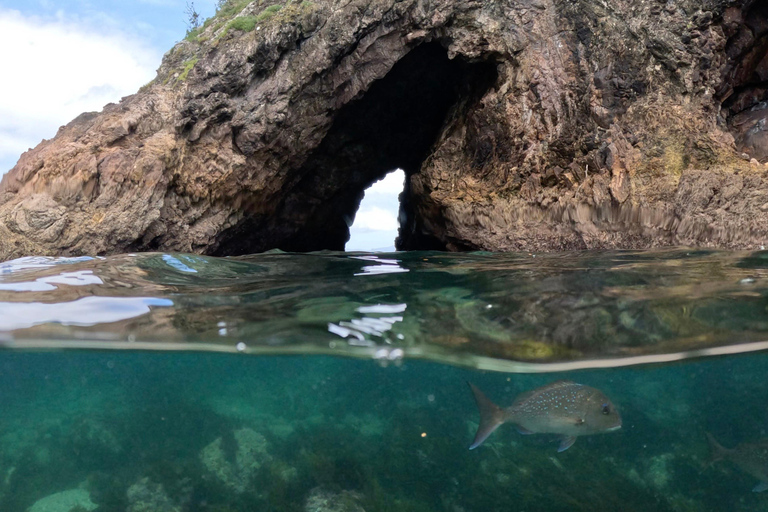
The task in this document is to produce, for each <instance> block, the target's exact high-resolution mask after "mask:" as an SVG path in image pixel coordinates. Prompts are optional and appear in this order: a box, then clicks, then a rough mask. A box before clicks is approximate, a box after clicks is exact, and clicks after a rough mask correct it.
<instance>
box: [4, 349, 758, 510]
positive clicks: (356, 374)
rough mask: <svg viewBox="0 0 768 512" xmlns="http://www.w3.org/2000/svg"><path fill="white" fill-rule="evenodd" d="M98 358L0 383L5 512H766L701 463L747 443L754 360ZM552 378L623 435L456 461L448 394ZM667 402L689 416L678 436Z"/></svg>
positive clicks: (455, 396) (456, 406) (515, 441)
mask: <svg viewBox="0 0 768 512" xmlns="http://www.w3.org/2000/svg"><path fill="white" fill-rule="evenodd" d="M6 357H8V356H6ZM111 357H112V355H89V356H86V355H82V354H80V355H79V354H76V353H74V354H73V353H69V354H56V353H53V354H45V355H42V354H21V355H18V356H16V357H15V358H14V360H13V361H11V362H12V363H13V364H8V365H6V366H5V368H6V371H5V372H4V373H2V374H0V381H1V382H0V384H2V385H4V386H6V388H8V386H7V383H8V380H9V379H12V380H14V379H15V380H18V379H19V378H22V377H20V376H19V375H14V373H15V372H17V371H18V370H15V368H23V369H24V370H23V371H24V373H25V375H26V378H28V379H29V380H28V381H27V382H28V385H27V386H25V387H24V388H23V389H20V390H19V392H18V393H17V395H18V396H14V397H10V399H9V398H8V397H4V398H3V399H4V400H5V404H4V421H3V422H2V423H0V434H2V435H0V463H1V464H2V467H4V468H14V469H12V470H8V471H6V472H5V473H4V474H3V475H1V476H2V478H0V509H2V510H3V511H4V512H6V511H7V512H83V510H89V511H90V510H110V511H111V510H123V511H127V512H149V511H152V512H248V511H253V510H264V511H273V512H366V511H367V512H378V511H385V512H387V511H398V512H401V511H402V512H442V511H446V510H447V511H451V512H460V511H467V512H469V511H477V510H489V511H493V510H526V511H531V512H552V511H563V512H564V511H571V512H573V511H584V512H587V511H590V512H595V511H598V512H600V511H606V512H608V511H611V512H613V511H616V510H622V511H628V512H632V511H636V512H640V511H647V510H651V509H652V510H657V511H660V512H689V511H694V510H695V511H698V512H719V511H721V510H732V511H734V512H748V511H751V510H760V509H761V507H762V506H763V504H762V501H764V499H765V496H764V495H763V494H758V493H752V492H751V489H752V488H753V487H754V485H755V482H756V479H755V477H754V476H752V475H750V474H748V473H747V472H744V471H741V470H739V469H738V468H737V467H736V466H735V465H732V464H726V463H723V464H714V465H708V464H707V461H708V460H709V457H710V452H709V448H708V446H707V437H706V432H708V431H713V432H715V434H714V435H717V436H719V437H721V438H723V440H724V441H723V442H725V443H727V445H728V446H730V445H735V444H736V443H737V442H757V441H758V439H759V438H760V437H761V435H762V434H761V430H762V429H764V428H765V419H766V418H765V417H764V415H762V416H761V415H754V417H749V415H744V414H741V415H739V414H738V412H739V411H743V407H744V406H745V403H746V402H745V401H744V400H740V399H734V397H745V396H750V397H753V399H754V400H755V401H756V402H755V403H761V401H762V400H764V399H766V398H768V389H767V388H766V387H765V385H764V379H760V376H761V375H764V372H765V371H766V366H767V365H768V360H766V358H765V356H753V357H749V358H742V359H741V360H738V359H737V360H736V361H735V362H730V361H725V360H720V361H715V362H696V363H691V364H688V365H682V366H681V365H678V366H670V367H666V368H653V369H627V368H623V369H613V370H604V371H591V372H576V373H574V374H561V375H556V376H553V375H515V376H510V377H509V378H507V377H505V376H504V375H503V374H482V373H479V372H469V371H465V370H460V369H456V368H450V367H445V366H441V365H434V364H426V363H413V362H410V363H406V364H404V365H403V366H401V367H389V368H380V367H378V366H376V365H375V364H373V363H371V362H370V361H349V360H339V359H331V358H304V357H302V358H293V357H291V358H261V359H258V358H248V357H244V358H227V357H222V356H214V355H211V354H201V355H191V354H188V355H182V354H173V357H166V356H159V355H152V354H135V355H129V354H126V355H124V357H123V359H122V361H121V363H120V364H119V365H117V366H116V367H115V368H113V369H110V371H105V370H104V368H107V366H106V362H107V361H108V360H110V359H109V358H111ZM26 359H30V361H29V362H25V360H26ZM30 363H33V364H30ZM43 375H47V376H48V377H49V380H46V379H44V378H42V376H43ZM82 375H88V376H89V377H88V382H87V384H86V385H85V387H83V386H84V385H83V384H82V382H83V381H82V379H81V376H82ZM137 375H140V376H141V377H140V378H137ZM563 377H565V378H573V379H578V381H579V382H588V383H589V384H591V385H595V386H598V387H599V388H600V389H601V390H605V391H606V392H609V393H610V395H611V400H612V401H613V402H614V404H615V406H616V407H617V408H618V409H619V410H620V411H621V415H622V418H623V420H624V424H623V426H622V429H621V430H619V431H616V432H612V433H610V434H606V435H595V436H585V437H582V438H580V439H579V442H578V443H576V444H575V445H574V446H573V447H571V448H570V449H569V450H567V451H566V452H562V453H557V445H558V442H559V439H558V438H557V437H556V436H547V435H543V434H540V435H535V436H523V435H520V434H519V433H517V432H516V431H515V429H514V428H512V427H506V426H502V427H501V428H500V429H499V430H498V431H496V432H495V433H494V434H493V436H491V437H490V438H489V439H488V440H487V441H486V443H484V444H483V445H482V446H480V447H479V448H477V449H476V450H472V451H470V450H468V446H469V444H470V442H471V439H472V435H473V434H474V431H475V430H476V429H477V424H478V417H477V411H476V410H475V406H474V404H473V403H472V397H471V393H469V391H468V390H467V389H466V383H465V381H466V380H472V381H477V382H481V384H482V385H483V387H484V388H485V389H486V390H487V391H488V393H489V395H490V396H493V397H494V399H498V402H499V404H500V405H508V404H509V403H511V401H512V400H513V398H514V397H515V396H517V395H518V394H519V393H521V392H523V391H526V390H530V389H534V388H535V387H537V386H540V385H542V384H545V383H547V382H551V381H552V380H555V379H557V378H563ZM645 381H654V382H658V383H660V384H661V385H663V386H666V387H667V388H669V389H677V390H679V391H680V394H679V395H678V394H672V393H670V394H659V393H658V392H657V388H654V387H651V386H643V385H642V384H643V382H645ZM743 382H750V383H751V384H750V387H746V386H744V385H743ZM51 383H55V384H54V385H51ZM318 390H320V391H318ZM75 391H77V393H75ZM745 393H746V394H745ZM639 395H643V396H642V397H641V396H639ZM126 396H130V397H132V398H129V399H126ZM65 397H70V398H69V399H67V400H65V399H64V398H65ZM654 400H655V401H656V403H657V404H658V411H656V410H654V408H655V406H654ZM120 401H122V402H123V405H122V406H121V407H119V408H117V407H113V404H115V403H118V402H120ZM675 401H678V402H679V401H683V402H685V403H686V404H687V407H685V408H683V409H680V411H685V412H684V414H685V416H686V421H685V422H682V421H681V420H680V418H679V417H677V416H678V415H680V414H683V412H680V411H677V410H675V408H673V407H671V404H670V403H668V402H675ZM223 403H226V405H227V407H222V404H223ZM289 404H290V405H289ZM746 405H747V406H749V404H748V403H747V404H746ZM216 411H219V412H216ZM83 416H86V417H90V418H93V420H94V421H95V420H96V419H97V418H98V421H99V422H100V423H102V425H104V426H103V431H102V432H107V431H108V432H109V435H104V434H100V435H98V436H86V438H87V439H90V441H89V442H90V443H92V444H91V445H90V446H92V448H93V451H94V453H95V454H101V455H103V458H102V456H97V455H94V456H90V457H85V456H82V455H81V454H78V453H76V452H73V451H72V450H71V447H73V446H78V447H79V448H78V449H79V450H86V451H87V450H88V448H89V445H87V444H84V443H85V442H84V441H82V439H83V438H82V437H78V434H77V429H71V428H67V426H68V425H80V424H83V422H82V418H83ZM758 416H759V417H758ZM42 418H46V419H47V421H40V420H41V419H42ZM665 418H667V419H668V421H665ZM286 423H287V424H290V425H291V426H292V427H293V428H292V429H291V430H288V429H285V428H284V426H281V425H285V424H286ZM275 425H277V427H276V428H273V427H274V426H275ZM18 432H23V433H24V435H23V436H20V435H12V434H15V433H18ZM105 438H114V439H116V440H117V441H118V443H119V445H120V446H121V447H122V448H121V452H120V454H121V455H120V456H119V457H117V458H115V457H113V456H111V455H109V452H107V451H104V450H103V439H105ZM22 439H26V441H21V440H22ZM41 453H45V454H46V455H45V456H41V455H40V454H41ZM761 500H762V501H761Z"/></svg>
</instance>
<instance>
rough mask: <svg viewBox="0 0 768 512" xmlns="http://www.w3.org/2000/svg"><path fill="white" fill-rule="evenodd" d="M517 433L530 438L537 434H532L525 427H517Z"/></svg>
mask: <svg viewBox="0 0 768 512" xmlns="http://www.w3.org/2000/svg"><path fill="white" fill-rule="evenodd" d="M517 431H518V432H520V433H521V434H523V435H524V436H529V435H531V434H535V433H536V432H531V431H530V430H528V429H527V428H525V427H521V426H520V425H518V426H517Z"/></svg>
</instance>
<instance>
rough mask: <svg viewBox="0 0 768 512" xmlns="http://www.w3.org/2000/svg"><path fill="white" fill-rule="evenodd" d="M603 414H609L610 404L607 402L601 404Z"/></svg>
mask: <svg viewBox="0 0 768 512" xmlns="http://www.w3.org/2000/svg"><path fill="white" fill-rule="evenodd" d="M603 414H611V406H610V405H608V404H603Z"/></svg>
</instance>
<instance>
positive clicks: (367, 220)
mask: <svg viewBox="0 0 768 512" xmlns="http://www.w3.org/2000/svg"><path fill="white" fill-rule="evenodd" d="M353 227H354V228H357V229H359V230H370V231H393V230H394V231H397V211H394V212H392V211H388V210H384V209H382V208H378V207H376V206H374V207H372V208H366V209H362V208H360V210H358V212H357V215H355V223H354V224H353Z"/></svg>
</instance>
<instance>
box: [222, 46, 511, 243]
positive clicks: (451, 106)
mask: <svg viewBox="0 0 768 512" xmlns="http://www.w3.org/2000/svg"><path fill="white" fill-rule="evenodd" d="M496 79H497V73H496V65H495V63H494V62H491V61H482V60H480V61H476V62H472V61H469V60H468V59H465V58H462V57H456V58H454V59H449V58H448V53H447V51H446V50H445V48H443V47H442V46H441V45H440V44H439V43H437V42H429V43H424V44H421V45H419V46H417V47H415V48H414V49H413V50H411V51H410V52H408V53H407V54H406V55H405V56H404V57H403V58H402V59H400V60H399V61H398V62H397V63H396V64H395V65H394V66H393V67H392V69H391V70H390V71H389V72H388V73H387V74H386V75H385V76H384V77H383V78H381V79H379V80H377V81H376V82H374V83H373V84H371V86H370V88H369V89H368V90H367V91H366V92H365V93H364V94H362V96H361V97H360V98H358V99H356V100H354V101H351V102H350V103H349V104H347V105H345V106H344V107H343V108H341V109H340V110H339V112H338V113H337V114H336V116H335V118H334V121H333V124H332V126H331V128H330V129H329V130H328V132H327V134H326V135H325V137H324V138H323V141H322V142H321V143H320V145H319V146H318V147H317V148H316V149H315V150H314V151H312V152H311V153H310V155H309V156H308V158H307V159H306V162H305V163H304V165H302V166H301V167H300V168H299V169H298V170H297V171H296V173H295V174H296V176H295V178H294V182H293V183H292V184H291V186H290V189H289V190H286V191H285V194H284V195H283V196H282V197H281V198H280V204H279V205H278V206H277V208H275V210H274V213H273V214H272V215H271V216H270V218H269V219H268V220H267V221H266V222H258V221H255V219H252V218H249V217H248V216H247V214H246V216H245V217H244V218H243V220H241V221H240V222H239V223H238V224H237V225H235V226H233V227H232V228H229V229H227V230H225V231H223V232H222V234H221V242H220V243H219V245H218V247H217V248H216V251H215V254H226V255H231V254H247V253H252V252H259V251H263V250H265V249H270V248H272V247H277V248H279V249H283V250H286V251H315V250H323V249H328V250H344V244H345V243H346V241H347V240H348V238H349V224H350V222H351V219H352V218H353V217H354V214H355V211H356V210H357V208H358V206H359V205H360V201H361V199H362V197H363V192H364V191H365V189H366V188H368V187H369V186H370V184H371V183H373V182H374V181H377V180H379V179H381V178H383V177H384V176H385V175H386V174H387V173H388V172H389V171H391V170H393V169H396V168H401V169H403V170H404V171H405V174H406V179H407V177H408V176H410V175H413V174H415V173H417V172H418V171H419V169H420V168H421V165H422V163H423V162H424V160H425V159H426V158H427V156H428V155H429V154H430V151H431V149H432V145H433V144H434V142H435V140H436V139H437V137H438V135H439V134H440V131H441V128H443V126H444V124H445V123H446V122H448V121H449V119H450V118H452V117H453V118H457V117H461V116H463V115H464V113H465V110H466V109H467V108H468V107H470V106H472V105H474V104H475V103H476V102H477V101H478V100H479V99H480V98H481V97H482V96H483V95H484V94H485V92H486V91H487V90H488V88H489V87H491V86H492V85H493V84H494V83H495V81H496ZM405 194H406V196H407V194H408V192H407V191H406V192H405ZM408 229H409V226H408V225H406V226H404V230H408ZM401 239H403V240H404V239H405V237H401ZM266 241H269V242H266ZM265 242H266V243H265ZM418 247H419V245H418V242H416V243H414V242H410V239H409V248H418ZM430 248H431V247H430ZM443 248H444V247H443Z"/></svg>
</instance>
